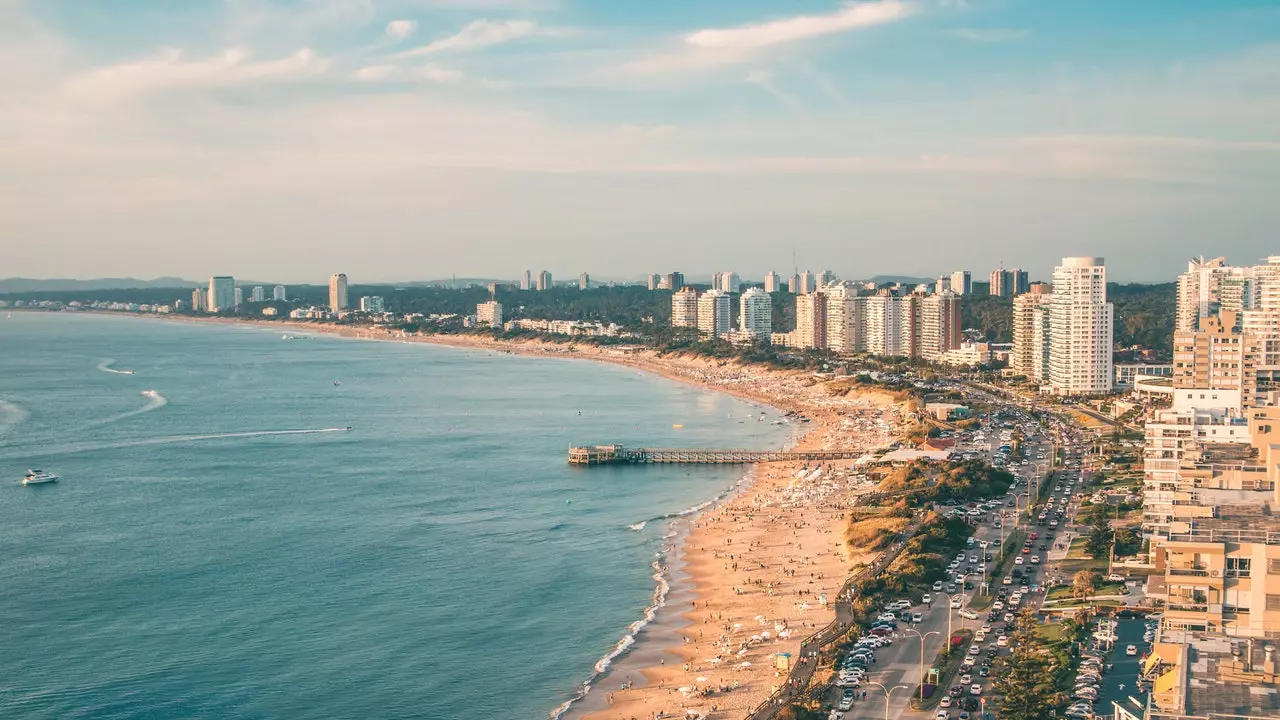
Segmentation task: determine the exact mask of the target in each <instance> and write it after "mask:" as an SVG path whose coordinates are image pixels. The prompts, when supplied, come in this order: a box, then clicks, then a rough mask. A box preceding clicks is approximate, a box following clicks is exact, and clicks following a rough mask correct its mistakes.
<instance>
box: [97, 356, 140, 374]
mask: <svg viewBox="0 0 1280 720" xmlns="http://www.w3.org/2000/svg"><path fill="white" fill-rule="evenodd" d="M115 361H116V359H115V358H107V359H106V360H103V361H102V362H100V363H98V369H99V370H101V371H102V372H109V373H115V374H116V375H132V374H133V371H132V370H117V369H116V368H113V367H111V366H112V365H113V364H114V363H115Z"/></svg>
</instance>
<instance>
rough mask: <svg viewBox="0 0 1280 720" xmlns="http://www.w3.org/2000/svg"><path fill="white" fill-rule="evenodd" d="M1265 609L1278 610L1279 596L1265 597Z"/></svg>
mask: <svg viewBox="0 0 1280 720" xmlns="http://www.w3.org/2000/svg"><path fill="white" fill-rule="evenodd" d="M1267 609H1268V610H1280V595H1268V596H1267Z"/></svg>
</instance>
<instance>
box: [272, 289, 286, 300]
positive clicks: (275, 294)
mask: <svg viewBox="0 0 1280 720" xmlns="http://www.w3.org/2000/svg"><path fill="white" fill-rule="evenodd" d="M271 299H272V300H275V301H276V302H288V301H289V293H288V291H287V290H285V287H284V286H283V285H277V286H275V287H274V288H272V289H271Z"/></svg>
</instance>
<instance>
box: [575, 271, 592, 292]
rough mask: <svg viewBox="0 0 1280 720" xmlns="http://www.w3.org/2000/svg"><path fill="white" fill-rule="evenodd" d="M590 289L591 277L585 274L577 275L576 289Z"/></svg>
mask: <svg viewBox="0 0 1280 720" xmlns="http://www.w3.org/2000/svg"><path fill="white" fill-rule="evenodd" d="M590 288H591V276H590V275H588V274H587V273H582V274H581V275H579V276H578V289H579V290H589V289H590Z"/></svg>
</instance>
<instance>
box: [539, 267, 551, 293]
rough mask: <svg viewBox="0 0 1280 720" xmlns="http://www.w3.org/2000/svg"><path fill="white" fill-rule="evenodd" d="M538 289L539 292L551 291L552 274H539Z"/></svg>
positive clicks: (546, 272)
mask: <svg viewBox="0 0 1280 720" xmlns="http://www.w3.org/2000/svg"><path fill="white" fill-rule="evenodd" d="M537 289H538V291H539V292H542V291H543V290H550V289H551V273H550V272H548V271H546V270H543V271H542V272H540V273H538V283H537Z"/></svg>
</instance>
